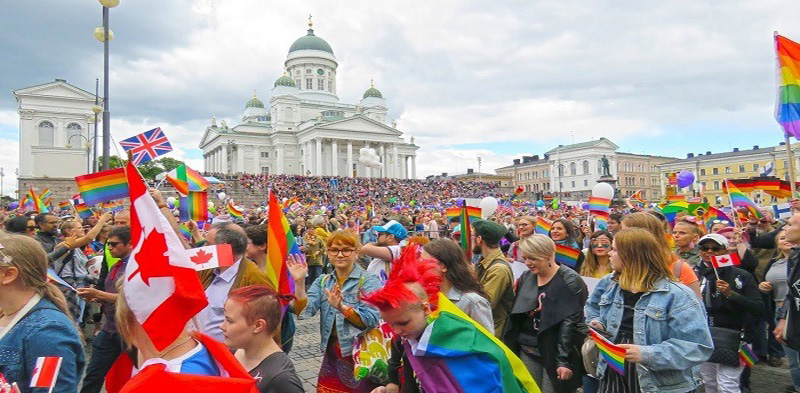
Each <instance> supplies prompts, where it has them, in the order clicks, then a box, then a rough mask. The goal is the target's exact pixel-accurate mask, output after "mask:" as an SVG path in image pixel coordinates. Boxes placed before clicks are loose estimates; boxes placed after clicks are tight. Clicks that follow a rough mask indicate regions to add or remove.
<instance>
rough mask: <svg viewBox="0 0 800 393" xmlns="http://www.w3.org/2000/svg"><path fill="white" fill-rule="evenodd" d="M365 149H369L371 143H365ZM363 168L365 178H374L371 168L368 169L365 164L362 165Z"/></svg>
mask: <svg viewBox="0 0 800 393" xmlns="http://www.w3.org/2000/svg"><path fill="white" fill-rule="evenodd" d="M364 147H366V148H367V149H369V143H366V142H364ZM361 168H363V169H364V177H372V169H371V168H367V166H366V165H363V164H362V165H361Z"/></svg>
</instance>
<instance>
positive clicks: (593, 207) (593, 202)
mask: <svg viewBox="0 0 800 393" xmlns="http://www.w3.org/2000/svg"><path fill="white" fill-rule="evenodd" d="M609 205H611V200H610V199H607V198H600V197H591V198H589V211H591V212H596V211H603V212H604V211H608V206H609Z"/></svg>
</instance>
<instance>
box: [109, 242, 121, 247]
mask: <svg viewBox="0 0 800 393" xmlns="http://www.w3.org/2000/svg"><path fill="white" fill-rule="evenodd" d="M106 244H108V246H109V247H111V248H114V247H116V246H117V245H119V244H123V243H122V242H106Z"/></svg>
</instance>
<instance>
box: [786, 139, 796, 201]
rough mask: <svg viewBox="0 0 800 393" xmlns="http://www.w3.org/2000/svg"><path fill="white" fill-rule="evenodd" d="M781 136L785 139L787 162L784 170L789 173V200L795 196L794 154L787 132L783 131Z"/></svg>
mask: <svg viewBox="0 0 800 393" xmlns="http://www.w3.org/2000/svg"><path fill="white" fill-rule="evenodd" d="M783 136H784V138H785V140H786V162H787V163H788V164H789V167H788V168H786V170H787V171H788V173H789V179H788V180H789V187H791V189H792V197H791V198H789V199H790V200H791V199H794V198H797V185H796V184H795V178H794V154H792V143H791V141H790V140H789V134H786V133H784V134H783Z"/></svg>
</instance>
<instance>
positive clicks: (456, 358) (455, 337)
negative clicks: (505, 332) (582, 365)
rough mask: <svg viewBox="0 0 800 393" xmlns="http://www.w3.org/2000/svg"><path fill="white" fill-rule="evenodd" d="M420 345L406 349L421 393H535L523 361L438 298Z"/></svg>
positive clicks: (455, 307) (412, 343) (441, 295)
mask: <svg viewBox="0 0 800 393" xmlns="http://www.w3.org/2000/svg"><path fill="white" fill-rule="evenodd" d="M430 317H431V318H432V319H433V321H432V322H431V323H430V324H429V325H428V327H427V328H426V329H425V332H424V333H423V334H422V337H420V340H419V342H413V341H408V342H406V343H405V345H406V346H407V347H406V355H407V356H408V360H409V363H411V367H412V368H413V369H414V372H415V373H416V375H417V380H418V381H419V383H420V385H421V386H422V388H423V389H424V390H425V391H426V392H442V393H445V392H446V393H461V392H470V393H473V392H474V393H482V392H487V393H488V392H505V393H514V392H532V393H538V392H540V390H539V387H538V386H537V385H536V382H534V380H533V377H531V374H530V373H529V372H528V369H527V368H526V367H525V365H524V364H523V363H522V361H521V360H520V359H519V358H518V357H517V355H515V354H514V353H513V352H512V351H511V350H510V349H508V347H506V346H505V345H504V344H503V343H502V342H501V341H500V340H499V339H497V338H496V337H495V336H494V334H492V333H491V332H489V331H487V330H486V329H485V328H484V327H483V326H481V325H480V324H478V323H477V322H475V321H473V320H472V319H471V318H470V317H468V316H467V315H466V314H464V312H463V311H461V310H460V309H459V308H458V307H457V306H456V305H455V304H453V302H451V301H450V300H448V299H447V296H445V295H443V294H441V293H439V309H438V310H437V311H434V312H433V313H432V314H431V316H430Z"/></svg>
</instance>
